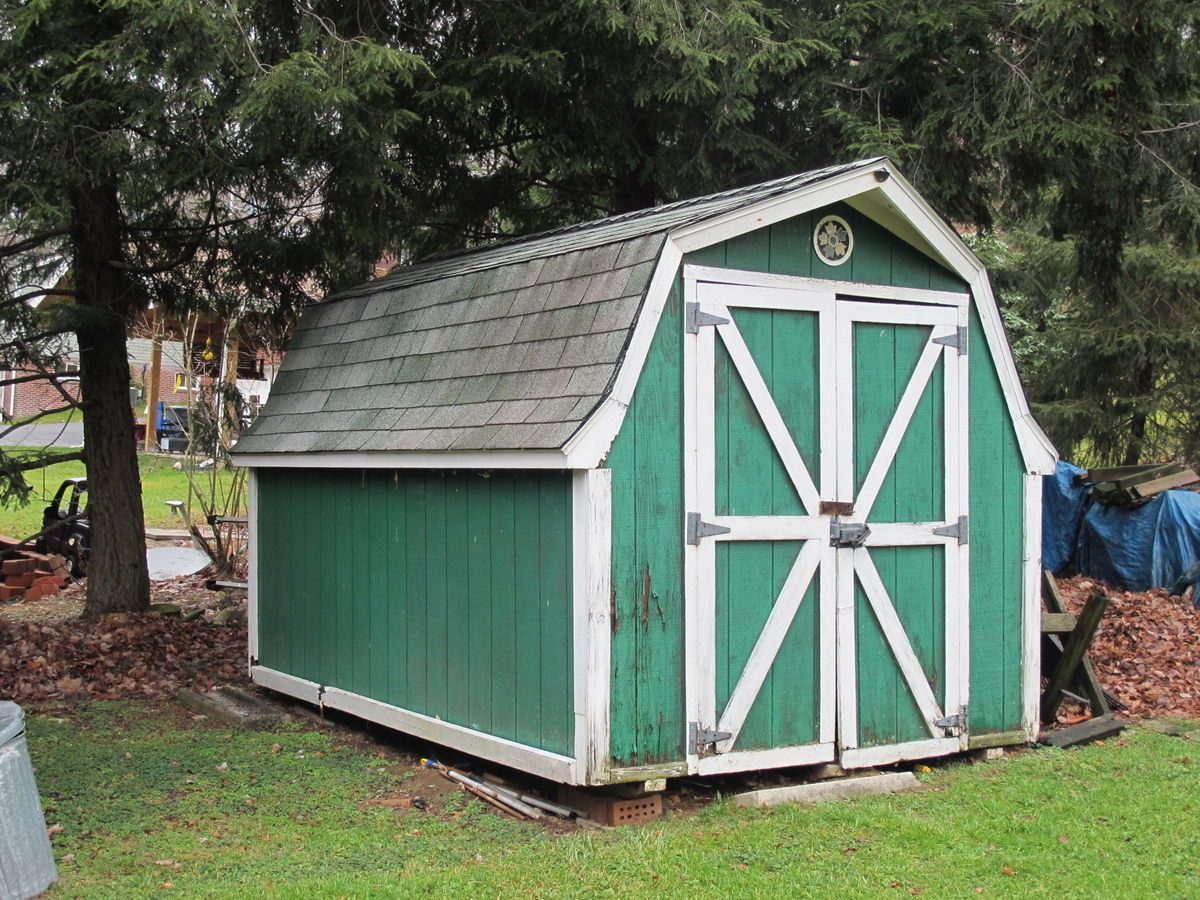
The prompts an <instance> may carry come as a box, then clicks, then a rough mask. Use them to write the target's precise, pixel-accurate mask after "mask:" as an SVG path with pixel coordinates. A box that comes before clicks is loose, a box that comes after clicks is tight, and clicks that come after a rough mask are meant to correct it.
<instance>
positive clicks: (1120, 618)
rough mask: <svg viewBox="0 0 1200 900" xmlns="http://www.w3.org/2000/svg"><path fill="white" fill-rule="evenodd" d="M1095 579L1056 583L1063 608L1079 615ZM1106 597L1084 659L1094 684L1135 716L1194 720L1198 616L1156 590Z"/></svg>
mask: <svg viewBox="0 0 1200 900" xmlns="http://www.w3.org/2000/svg"><path fill="white" fill-rule="evenodd" d="M1096 585H1097V582H1096V581H1095V579H1089V578H1086V577H1084V576H1076V577H1075V578H1069V579H1062V580H1060V581H1059V583H1058V586H1059V590H1060V591H1061V592H1062V595H1063V600H1064V601H1065V602H1066V604H1067V608H1068V609H1069V610H1070V611H1071V612H1073V613H1075V614H1076V615H1078V614H1079V612H1080V610H1082V609H1083V604H1084V602H1085V601H1086V600H1087V597H1088V594H1089V593H1090V592H1091V590H1092V588H1093V587H1095V586H1096ZM1100 587H1104V588H1105V590H1107V591H1108V594H1109V596H1110V597H1111V598H1112V600H1111V602H1110V603H1109V606H1108V610H1107V611H1106V612H1105V614H1104V618H1103V620H1102V621H1101V623H1100V629H1099V631H1098V632H1097V633H1096V638H1095V640H1093V641H1092V646H1091V649H1090V650H1089V651H1088V657H1089V658H1090V659H1091V661H1092V665H1093V666H1095V668H1096V676H1097V677H1098V678H1099V679H1100V683H1101V684H1102V685H1104V687H1105V688H1106V689H1107V690H1108V691H1109V693H1112V694H1115V695H1116V696H1117V697H1118V698H1120V699H1121V701H1122V702H1124V703H1125V704H1126V705H1127V706H1128V707H1129V712H1130V713H1132V714H1134V715H1139V716H1176V717H1181V718H1192V719H1195V718H1200V612H1198V611H1197V610H1195V609H1193V607H1192V603H1191V600H1190V599H1185V598H1183V597H1172V596H1171V595H1170V594H1168V593H1167V592H1166V591H1165V590H1162V589H1161V588H1152V589H1150V590H1148V591H1142V592H1135V591H1122V590H1120V589H1118V588H1109V587H1107V586H1105V585H1100Z"/></svg>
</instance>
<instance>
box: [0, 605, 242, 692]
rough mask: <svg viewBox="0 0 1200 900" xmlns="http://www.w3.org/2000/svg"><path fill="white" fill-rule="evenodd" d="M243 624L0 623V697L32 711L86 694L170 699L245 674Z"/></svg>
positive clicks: (125, 620)
mask: <svg viewBox="0 0 1200 900" xmlns="http://www.w3.org/2000/svg"><path fill="white" fill-rule="evenodd" d="M245 669H246V628H245V625H227V626H216V625H211V624H208V623H207V622H204V621H195V622H182V621H180V620H179V618H178V617H174V616H160V615H157V614H154V613H149V614H145V615H133V614H127V613H118V614H114V615H109V616H101V617H99V618H96V619H70V620H66V621H57V622H18V621H6V620H2V619H0V699H6V700H15V701H17V702H18V703H22V704H26V705H30V706H37V705H38V704H41V703H46V702H48V701H52V700H61V699H68V698H72V697H91V698H93V699H101V700H117V699H124V698H130V697H146V698H162V697H170V696H174V695H175V692H176V691H178V690H179V689H180V688H182V687H192V688H196V689H198V690H207V689H208V688H210V687H211V686H212V684H213V682H214V681H216V680H221V681H228V680H232V679H236V678H240V677H243V676H244V673H245Z"/></svg>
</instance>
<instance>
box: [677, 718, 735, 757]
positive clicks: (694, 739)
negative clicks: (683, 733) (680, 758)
mask: <svg viewBox="0 0 1200 900" xmlns="http://www.w3.org/2000/svg"><path fill="white" fill-rule="evenodd" d="M732 737H733V734H732V733H731V732H728V731H717V730H716V729H715V728H705V727H703V726H701V724H700V723H699V722H688V753H690V754H691V755H692V756H696V755H698V754H699V753H700V752H701V750H703V749H704V748H708V747H712V746H713V745H714V744H716V743H717V742H718V741H727V740H729V739H730V738H732Z"/></svg>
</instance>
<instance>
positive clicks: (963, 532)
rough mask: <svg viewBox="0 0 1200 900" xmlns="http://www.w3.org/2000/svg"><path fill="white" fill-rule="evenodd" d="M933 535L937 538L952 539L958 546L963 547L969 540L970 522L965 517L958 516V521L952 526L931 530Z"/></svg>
mask: <svg viewBox="0 0 1200 900" xmlns="http://www.w3.org/2000/svg"><path fill="white" fill-rule="evenodd" d="M933 533H934V534H936V535H937V536H938V537H949V538H954V539H955V540H956V541H958V546H960V547H961V546H963V545H964V544H966V543H968V542H969V541H970V539H971V527H970V520H969V519H968V518H967V517H966V516H959V517H958V521H957V522H955V523H954V524H953V525H943V526H942V527H941V528H935V529H933Z"/></svg>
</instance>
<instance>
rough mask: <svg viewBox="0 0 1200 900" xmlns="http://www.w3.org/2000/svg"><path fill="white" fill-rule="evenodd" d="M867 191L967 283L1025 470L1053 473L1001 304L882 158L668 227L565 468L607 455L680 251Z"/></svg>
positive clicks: (959, 245)
mask: <svg viewBox="0 0 1200 900" xmlns="http://www.w3.org/2000/svg"><path fill="white" fill-rule="evenodd" d="M868 191H879V192H880V193H882V194H883V196H884V197H886V199H887V200H888V201H889V203H890V204H891V205H892V206H893V207H894V208H895V209H896V212H897V213H898V214H899V215H900V216H902V217H903V218H904V219H906V220H907V221H908V222H910V223H911V224H912V226H913V227H914V228H916V229H917V231H918V232H919V233H920V234H921V235H922V237H923V238H924V239H925V240H926V241H928V243H929V246H930V248H931V249H932V250H933V255H934V256H935V258H937V259H938V261H939V262H941V263H942V264H943V265H945V266H946V267H947V268H949V269H950V270H951V271H952V272H954V273H955V274H957V275H958V276H959V277H960V278H962V279H963V281H965V282H967V284H969V285H970V286H971V293H972V295H973V296H974V298H975V306H976V309H977V310H978V311H979V318H980V321H981V322H982V325H983V333H984V337H985V338H986V340H987V345H988V351H989V352H990V353H991V355H992V359H993V361H994V363H995V366H996V370H997V372H998V373H999V376H1000V386H1001V390H1002V391H1003V393H1004V398H1005V402H1006V404H1007V405H1008V410H1009V414H1010V415H1011V416H1012V419H1013V423H1014V426H1015V429H1016V435H1017V442H1018V445H1019V446H1020V450H1021V456H1022V459H1023V461H1024V464H1025V468H1026V470H1027V471H1028V472H1029V473H1031V474H1036V475H1045V474H1052V473H1053V471H1054V463H1055V460H1056V459H1057V456H1058V454H1057V452H1056V451H1055V449H1054V446H1053V445H1052V444H1051V443H1050V441H1049V439H1048V438H1047V437H1046V435H1045V433H1044V432H1042V430H1041V428H1040V427H1038V425H1037V423H1036V422H1035V421H1034V418H1033V415H1032V414H1031V413H1030V410H1029V404H1028V401H1027V400H1026V398H1025V391H1024V389H1023V388H1022V387H1021V381H1020V378H1019V377H1018V375H1017V367H1016V362H1015V360H1014V359H1013V355H1012V350H1011V348H1010V346H1009V344H1008V340H1007V337H1006V336H1005V333H1004V324H1003V320H1002V318H1001V316H1000V310H999V307H998V306H997V305H996V298H995V296H994V295H993V293H992V289H991V284H990V283H989V281H988V277H987V270H986V269H984V267H983V264H982V263H981V262H980V261H979V260H978V259H977V258H976V257H975V255H974V254H973V253H971V251H970V249H968V247H967V246H966V244H964V243H963V241H962V239H961V238H960V237H959V236H958V235H957V234H956V233H955V231H954V229H953V228H951V227H950V226H949V225H948V224H946V222H945V221H943V220H942V219H941V217H940V216H938V215H937V214H936V213H935V212H934V211H933V210H932V209H931V208H930V206H929V205H928V204H927V203H926V202H925V201H924V200H923V199H922V198H921V196H920V195H919V194H918V193H917V191H916V190H915V189H914V188H913V186H912V185H911V184H909V183H908V181H907V180H905V178H904V177H903V176H902V175H900V173H899V172H898V171H897V170H896V168H895V166H893V165H892V163H891V162H890V161H888V160H872V161H869V162H866V163H864V164H863V166H862V167H861V168H859V169H854V170H852V171H850V172H846V173H844V174H842V175H838V176H835V177H833V178H830V179H828V180H826V181H822V182H819V183H817V184H812V185H807V186H805V187H800V188H797V189H796V190H794V191H791V192H789V193H786V194H783V195H781V196H778V197H772V198H770V199H768V200H764V201H762V202H760V203H756V204H752V205H750V206H747V207H744V208H742V209H738V210H734V211H732V212H728V213H724V214H722V215H719V216H714V217H713V218H711V219H706V220H704V221H703V222H698V223H694V224H691V225H687V226H684V227H682V228H679V229H677V230H676V231H673V232H671V234H670V235H669V236H668V238H667V241H666V243H665V244H664V246H663V249H662V252H661V253H660V254H659V259H658V264H657V266H656V268H655V271H654V276H653V278H652V279H651V281H650V286H649V288H648V289H647V293H646V300H645V302H644V304H643V306H642V310H641V312H640V313H639V315H638V321H637V324H636V325H635V326H634V332H633V337H632V338H631V340H630V342H629V347H628V349H627V350H626V353H625V358H624V360H623V361H622V362H621V366H620V369H619V371H618V373H617V377H616V380H615V382H614V384H613V389H612V391H611V392H610V393H609V396H608V397H607V398H605V400H604V402H603V403H602V404H601V405H600V407H599V409H597V410H596V412H595V413H593V414H592V416H591V417H590V418H589V419H588V420H587V421H586V422H584V424H583V426H582V427H581V428H580V429H579V431H577V432H576V433H575V435H574V436H573V437H572V438H571V440H570V441H568V442H567V444H566V446H565V447H564V448H563V450H564V451H565V453H566V456H567V459H568V464H569V466H570V467H571V468H595V467H596V466H599V465H600V464H601V463H602V462H603V461H604V458H605V457H606V456H607V455H608V452H609V450H610V449H611V447H612V443H613V441H614V440H616V436H617V433H618V432H619V431H620V429H621V424H622V422H623V421H624V419H625V413H626V411H627V410H628V408H629V404H630V402H631V400H632V399H633V390H634V388H635V387H636V386H637V382H638V379H639V378H640V377H641V373H642V369H643V367H644V366H645V364H646V358H647V356H648V355H649V352H650V345H651V343H652V341H653V340H654V335H655V332H656V331H657V330H658V324H659V321H660V320H661V318H662V312H663V309H664V308H665V307H666V303H667V298H668V297H669V296H670V292H671V289H672V288H673V287H674V285H675V283H676V274H677V272H678V269H679V264H680V261H681V260H682V258H683V255H684V254H685V253H690V252H692V251H694V250H699V249H701V248H703V247H708V246H711V245H713V244H718V243H721V242H722V241H726V240H729V239H730V238H733V237H737V236H739V235H742V234H746V233H747V232H750V231H755V230H757V229H760V228H765V227H767V226H768V225H772V224H774V223H776V222H780V221H783V220H784V219H790V218H793V217H795V216H798V215H802V214H804V213H806V212H811V211H812V210H814V209H819V208H821V207H823V206H828V205H829V204H831V203H837V202H839V201H844V200H848V199H850V198H852V197H856V196H859V195H861V194H865V193H867V192H868ZM825 285H826V286H827V287H832V288H833V289H834V290H838V285H839V282H836V281H826V282H825ZM846 285H847V288H846V292H847V293H853V292H854V287H855V286H854V285H853V283H850V282H847V283H846ZM858 287H860V288H861V286H858Z"/></svg>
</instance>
